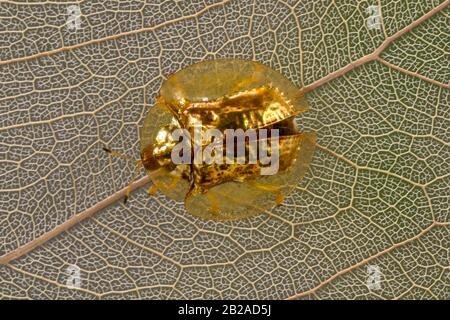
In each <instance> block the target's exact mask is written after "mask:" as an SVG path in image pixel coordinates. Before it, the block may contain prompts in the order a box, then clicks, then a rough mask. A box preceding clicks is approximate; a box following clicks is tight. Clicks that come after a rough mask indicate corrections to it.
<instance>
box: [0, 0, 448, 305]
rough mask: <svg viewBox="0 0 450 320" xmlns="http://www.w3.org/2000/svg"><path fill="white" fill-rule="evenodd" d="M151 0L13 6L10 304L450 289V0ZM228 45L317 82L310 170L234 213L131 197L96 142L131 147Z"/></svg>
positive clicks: (1, 242)
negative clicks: (268, 204)
mask: <svg viewBox="0 0 450 320" xmlns="http://www.w3.org/2000/svg"><path fill="white" fill-rule="evenodd" d="M150 2H151V3H145V2H141V1H106V2H105V1H81V2H79V3H76V2H69V1H67V2H63V1H61V2H59V1H58V2H56V1H53V2H52V1H50V2H47V3H38V2H35V3H26V2H19V1H3V2H1V3H0V30H1V31H0V89H1V90H0V115H1V117H0V131H1V134H0V164H1V165H0V177H1V179H0V262H1V263H2V265H0V283H1V285H0V297H1V298H3V299H10V298H13V299H17V298H27V299H45V298H60V299H71V298H141V299H142V298H154V299H177V298H187V299H197V298H204V299H218V298H225V299H227V298H229V299H236V298H237V299H257V298H258V299H269V298H271V299H288V298H290V299H302V298H312V299H353V298H359V299H379V298H381V299H405V298H413V299H450V267H449V266H450V209H449V208H450V191H449V185H450V175H449V168H450V132H449V130H450V129H449V128H450V90H449V89H450V87H449V85H450V32H449V25H450V7H448V6H447V5H448V4H450V1H448V0H446V1H443V0H440V1H438V0H434V1H430V0H418V1H406V0H397V1H385V0H379V1H375V0H373V1H356V0H348V1H331V0H328V1H317V0H303V1H301V0H300V1H293V0H290V1H271V0H266V1H259V0H258V1H244V0H236V1H235V0H232V1H230V0H228V1H214V0H196V1H161V0H159V1H150ZM71 5H79V8H80V11H81V21H80V22H81V25H80V28H79V29H78V30H70V29H68V25H67V23H68V22H67V21H68V11H67V7H69V6H71ZM370 6H378V7H379V8H381V17H380V19H381V21H380V28H375V29H369V27H368V24H367V21H368V19H369V16H370V13H368V11H366V10H367V8H368V7H370ZM219 57H228V58H230V57H235V58H246V59H253V60H257V61H260V62H262V63H265V64H267V65H269V66H271V67H272V68H274V69H276V70H279V71H280V72H282V73H283V74H285V75H286V76H287V77H288V78H290V79H291V80H292V81H293V82H294V83H295V84H296V85H298V86H304V87H306V91H307V92H308V94H307V98H308V101H309V104H310V111H309V112H308V113H305V114H303V115H302V117H301V118H299V124H300V126H301V127H302V128H305V129H308V130H313V131H316V132H317V137H318V147H317V149H316V153H315V156H314V159H313V162H312V164H311V167H310V170H309V172H308V173H307V175H306V176H305V178H304V179H303V180H302V181H300V182H299V184H298V186H297V187H296V188H295V191H294V192H293V193H292V194H291V195H290V196H289V197H288V198H287V199H286V200H285V202H284V204H283V205H282V206H280V207H277V208H275V209H274V210H272V211H271V212H266V213H263V214H261V215H259V216H256V217H253V218H250V219H245V220H240V221H234V222H222V223H219V222H213V221H203V220H199V219H196V218H194V217H193V216H191V215H189V214H188V213H186V211H185V210H184V207H183V204H181V203H176V202H174V201H172V200H170V199H168V198H166V197H164V196H163V195H161V194H158V195H157V196H156V197H149V196H148V194H147V193H146V188H145V187H144V188H139V187H141V186H142V185H146V186H149V184H146V182H147V181H146V180H142V179H141V180H140V183H138V184H135V185H134V187H133V188H135V189H137V190H136V191H134V192H133V193H132V195H131V197H130V199H129V201H128V203H127V205H123V204H122V202H121V197H122V196H123V194H124V190H123V188H125V187H126V186H127V184H128V181H129V178H130V177H131V174H132V171H133V169H134V168H133V165H132V164H129V163H127V162H125V161H122V160H120V159H114V158H112V159H110V158H109V157H108V155H107V154H106V153H104V152H103V151H102V147H103V146H105V145H107V146H109V147H110V148H111V149H114V150H118V151H121V152H124V153H126V154H129V155H131V156H133V157H135V158H138V157H139V141H138V133H139V128H140V126H141V125H142V121H143V119H144V117H145V115H146V113H147V111H148V108H149V107H151V105H152V104H153V103H154V101H155V97H156V96H157V94H158V92H159V88H160V86H161V84H162V82H163V81H164V80H165V79H166V78H167V77H168V76H169V75H170V74H172V73H173V72H175V71H177V70H179V69H181V68H183V67H185V66H187V65H190V64H192V63H194V62H198V61H202V60H205V59H213V58H219ZM143 177H144V171H142V172H141V175H140V178H143ZM69 227H70V228H69ZM71 265H76V266H78V267H79V268H80V271H81V286H80V288H75V289H73V288H69V287H68V286H67V279H68V273H67V268H68V267H69V266H71ZM373 266H376V267H377V268H378V270H379V271H380V273H381V285H380V287H379V288H376V289H373V288H370V286H368V285H367V283H368V282H367V281H368V277H369V268H370V267H373Z"/></svg>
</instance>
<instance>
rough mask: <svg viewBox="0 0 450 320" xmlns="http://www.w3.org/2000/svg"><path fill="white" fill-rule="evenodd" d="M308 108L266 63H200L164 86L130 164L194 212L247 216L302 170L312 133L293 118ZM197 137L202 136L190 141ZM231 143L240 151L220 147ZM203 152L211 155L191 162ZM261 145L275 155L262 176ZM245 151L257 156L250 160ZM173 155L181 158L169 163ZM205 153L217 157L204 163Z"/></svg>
mask: <svg viewBox="0 0 450 320" xmlns="http://www.w3.org/2000/svg"><path fill="white" fill-rule="evenodd" d="M307 110H308V105H307V101H306V99H305V97H304V94H303V91H302V90H301V89H299V88H298V87H296V86H295V85H294V84H293V83H292V82H291V81H289V80H288V79H287V78H286V77H285V76H283V75H282V74H281V73H279V72H277V71H275V70H273V69H271V68H270V67H267V66H265V65H263V64H261V63H259V62H256V61H250V60H240V59H218V60H207V61H202V62H199V63H196V64H193V65H190V66H188V67H186V68H184V69H182V70H180V71H178V72H176V73H174V74H172V75H170V76H169V77H168V78H167V80H166V81H165V82H164V83H163V84H162V87H161V90H160V94H159V96H158V97H157V98H156V103H155V105H154V106H153V107H152V108H150V110H149V112H148V114H147V116H146V118H145V120H144V124H143V127H142V129H141V132H140V145H141V159H140V160H139V161H137V162H136V163H137V164H138V165H139V166H143V167H144V168H145V170H146V172H147V174H148V175H149V176H150V178H151V180H152V182H153V185H152V187H151V188H150V189H149V193H150V194H152V195H153V194H155V192H156V191H157V190H159V191H161V192H162V193H163V194H165V195H166V196H167V197H169V198H171V199H174V200H176V201H184V204H185V208H186V210H187V211H188V212H190V213H191V214H193V215H194V216H197V217H200V218H203V219H208V220H218V221H224V220H236V219H240V218H245V217H250V216H253V215H255V214H258V213H261V212H263V211H265V210H269V209H271V208H273V207H275V206H277V205H279V204H281V203H282V202H283V199H284V198H285V197H286V196H287V195H288V194H289V193H290V192H291V191H292V189H293V187H294V186H295V185H296V184H298V181H299V180H300V179H301V178H302V177H303V175H304V174H305V172H306V170H307V169H308V166H309V164H310V162H311V160H312V157H313V154H314V148H315V141H316V135H315V133H314V132H299V130H298V128H297V125H296V122H295V116H297V115H298V114H300V113H303V112H306V111H307ZM230 130H235V132H239V133H240V134H237V135H236V134H235V135H234V136H233V135H232V134H231V133H230V132H231V131H230ZM244 131H245V132H244ZM175 132H177V133H178V134H177V135H174V133H175ZM211 132H213V133H215V134H211ZM249 132H250V133H249ZM196 134H199V136H200V139H194V138H192V137H193V136H194V137H195V136H196ZM177 138H179V139H180V138H182V140H183V143H180V141H179V139H178V140H177ZM239 139H240V140H239ZM225 141H226V142H227V143H225ZM230 141H237V142H240V145H241V147H242V148H241V149H242V150H244V153H241V154H238V153H237V152H236V150H237V147H236V145H234V146H232V147H231V148H228V149H227V148H224V145H226V147H228V142H230ZM275 142H276V143H275ZM211 146H212V147H211ZM238 146H239V144H238ZM258 147H259V148H260V149H259V153H258V150H256V149H255V148H258ZM225 149H227V150H225ZM230 149H231V150H230ZM105 150H106V151H108V152H109V153H111V154H113V155H119V156H120V154H118V153H115V152H112V151H111V150H109V149H105ZM207 150H209V153H208V152H206V154H207V155H209V159H206V158H207V157H203V156H200V157H199V159H200V161H196V160H197V159H196V157H197V154H198V153H202V152H204V151H207ZM261 150H263V151H264V152H266V154H268V155H274V154H277V157H276V159H275V158H274V159H275V160H276V161H277V162H278V163H277V167H276V168H277V171H276V172H272V173H270V174H262V172H263V170H264V169H267V163H263V161H262V157H261ZM211 151H213V152H211ZM250 154H253V155H255V154H256V158H255V157H253V160H254V161H253V162H251V161H250ZM174 155H176V156H179V157H181V158H183V159H184V160H186V161H184V162H183V161H181V162H175V161H174ZM211 157H212V158H214V159H215V160H216V161H215V162H211V161H205V160H211ZM238 158H239V159H238ZM202 160H203V161H202ZM219 160H220V161H219ZM125 201H126V198H125Z"/></svg>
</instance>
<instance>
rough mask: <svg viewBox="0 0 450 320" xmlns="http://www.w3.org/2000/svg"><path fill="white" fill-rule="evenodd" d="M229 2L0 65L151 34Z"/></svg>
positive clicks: (226, 0) (7, 61)
mask: <svg viewBox="0 0 450 320" xmlns="http://www.w3.org/2000/svg"><path fill="white" fill-rule="evenodd" d="M230 1H231V0H224V1H221V2H218V3H215V4H212V5H210V6H206V7H204V8H203V9H201V10H199V11H198V12H196V13H194V14H191V15H187V16H182V17H179V18H176V19H172V20H167V21H164V22H163V23H160V24H158V25H155V26H152V27H146V28H141V29H137V30H131V31H127V32H122V33H118V34H114V35H111V36H107V37H104V38H99V39H92V40H89V41H86V42H82V43H77V44H74V45H71V46H66V47H61V48H57V49H53V50H49V51H44V52H39V53H36V54H33V55H30V56H25V57H19V58H14V59H10V60H4V61H0V65H3V64H10V63H16V62H23V61H29V60H33V59H37V58H41V57H45V56H50V55H53V54H56V53H59V52H65V51H70V50H74V49H78V48H81V47H85V46H88V45H91V44H97V43H101V42H104V41H108V40H116V39H120V38H123V37H126V36H130V35H135V34H138V33H141V32H151V31H155V30H158V29H160V28H163V27H165V26H167V25H171V24H173V23H176V22H179V21H183V20H187V19H192V18H196V17H198V16H200V15H202V14H203V13H205V12H206V11H209V10H211V9H212V8H215V7H221V6H224V5H225V4H227V3H228V2H230Z"/></svg>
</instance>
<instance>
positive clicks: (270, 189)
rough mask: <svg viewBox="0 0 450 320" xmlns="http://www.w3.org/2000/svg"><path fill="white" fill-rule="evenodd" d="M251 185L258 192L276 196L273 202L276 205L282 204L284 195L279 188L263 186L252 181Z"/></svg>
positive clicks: (268, 185)
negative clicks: (270, 193)
mask: <svg viewBox="0 0 450 320" xmlns="http://www.w3.org/2000/svg"><path fill="white" fill-rule="evenodd" d="M251 184H252V186H254V187H255V188H257V189H259V190H262V191H267V192H272V193H275V194H276V198H275V202H276V203H277V205H279V204H281V203H282V202H283V200H284V195H283V193H282V192H281V188H280V187H277V186H272V185H270V184H263V183H259V182H255V181H253V182H252V183H251Z"/></svg>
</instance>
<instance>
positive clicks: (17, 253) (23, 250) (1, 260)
mask: <svg viewBox="0 0 450 320" xmlns="http://www.w3.org/2000/svg"><path fill="white" fill-rule="evenodd" d="M228 1H229V0H226V1H222V2H220V3H217V4H215V5H214V6H219V5H223V4H225V3H226V2H228ZM449 4H450V0H446V1H445V2H443V3H442V4H440V5H439V6H437V7H435V8H434V9H432V10H430V11H429V12H428V13H426V14H425V15H423V16H422V17H420V18H419V19H417V20H416V21H414V22H413V23H411V24H410V25H408V26H407V27H405V28H403V29H401V30H400V31H398V32H397V33H395V34H394V35H392V36H390V37H388V38H387V39H386V40H385V41H384V42H383V43H382V44H381V45H380V46H379V47H378V48H377V49H376V50H375V51H374V52H373V53H371V54H369V55H366V56H364V57H362V58H360V59H358V60H356V61H355V62H352V63H350V64H348V65H347V66H345V67H343V68H341V69H339V70H337V71H335V72H332V73H330V74H329V75H327V76H325V77H323V78H321V79H319V80H317V81H316V82H313V83H312V84H310V85H308V86H306V87H305V88H304V90H305V92H310V91H312V90H314V89H316V88H318V87H320V86H322V85H324V84H326V83H328V82H329V81H331V80H333V79H336V78H338V77H340V76H343V75H344V74H347V73H348V72H350V71H352V70H353V69H355V68H356V67H358V66H360V65H362V64H365V63H367V62H369V61H374V60H377V59H378V58H379V55H380V54H381V52H383V50H385V49H386V48H387V47H388V46H389V45H390V44H391V43H392V42H393V41H395V40H396V39H398V38H399V37H401V36H402V35H404V34H406V33H408V32H409V31H411V30H412V29H414V28H415V27H416V26H418V25H420V24H421V23H422V22H424V21H426V20H427V19H429V18H431V17H432V16H434V15H435V14H437V13H438V12H440V11H442V10H443V9H445V8H446V7H447V6H448V5H449ZM210 8H211V7H208V8H205V9H203V10H201V11H199V12H197V13H196V14H194V15H191V16H186V17H182V18H179V19H176V20H171V21H170V23H173V22H174V21H177V20H183V19H187V18H189V17H195V16H198V15H199V14H201V13H203V12H204V11H206V10H207V9H210ZM166 24H167V23H163V24H161V25H159V26H157V27H161V26H162V25H166ZM157 27H151V28H146V29H145V31H152V30H154V29H155V28H157ZM140 31H144V29H140V30H135V31H132V32H127V33H122V34H118V35H115V36H111V37H108V39H105V38H103V39H99V40H92V41H89V42H85V43H82V44H79V45H75V46H71V47H64V48H60V49H56V50H52V51H48V52H43V53H40V54H36V55H33V56H28V57H23V58H17V59H13V60H8V61H3V62H0V64H5V63H12V62H18V61H26V60H29V59H32V58H37V57H38V56H45V55H49V54H53V53H56V52H60V51H66V50H71V49H75V48H79V47H81V46H85V45H88V44H92V43H98V42H100V41H104V40H109V39H116V38H118V37H122V36H125V35H128V34H134V33H137V32H140ZM148 182H150V178H149V177H148V176H146V177H144V178H141V179H140V180H138V181H136V182H134V183H132V184H131V190H132V191H133V190H136V189H138V188H141V187H142V186H144V185H145V184H147V183H148ZM126 192H127V188H123V189H121V190H120V191H118V192H116V193H114V194H113V195H111V196H109V197H107V198H106V199H104V200H102V201H100V202H99V203H97V204H96V205H94V206H92V207H90V208H88V209H87V210H85V211H83V212H81V213H79V214H77V215H74V216H73V217H72V218H70V219H69V220H67V221H66V222H64V223H63V224H61V225H59V226H57V227H55V228H54V229H52V230H50V231H48V232H46V233H44V234H43V235H41V236H40V237H38V238H36V239H34V240H32V241H30V242H28V243H27V244H25V245H23V246H20V247H18V248H17V249H15V250H13V251H11V252H9V253H7V254H5V255H3V256H1V257H0V264H6V263H8V262H10V261H11V260H14V259H17V258H19V257H21V256H23V255H25V254H27V253H28V252H30V251H32V250H33V249H35V248H36V247H38V246H40V245H41V244H43V243H45V242H47V241H48V240H50V239H52V238H54V237H56V236H57V235H59V234H61V233H62V232H64V231H66V230H67V229H69V228H71V227H73V226H75V225H76V224H78V223H79V222H81V221H83V220H85V219H87V218H89V217H91V216H93V215H94V214H95V213H97V212H98V211H100V210H102V209H104V208H106V207H107V206H109V205H111V204H113V203H115V202H116V201H118V200H120V199H121V198H123V197H124V196H125V193H126ZM434 225H436V223H434V224H432V225H430V226H429V227H428V228H426V229H425V230H423V231H422V232H421V233H420V234H418V235H417V236H415V237H413V238H411V239H408V240H405V241H403V242H401V243H398V244H396V245H394V247H392V248H390V249H386V250H385V251H382V252H381V253H379V254H377V255H375V256H372V257H370V258H368V259H365V260H363V261H361V262H360V263H359V264H357V265H355V266H352V267H351V268H352V269H353V268H356V267H357V266H359V265H362V264H364V263H366V262H367V261H370V260H371V259H374V258H376V257H378V256H380V255H381V254H383V253H387V252H389V251H390V250H392V249H393V248H395V247H398V246H400V245H402V244H404V243H408V242H410V241H413V240H414V239H417V238H418V237H420V236H421V235H422V234H424V233H426V232H428V231H429V230H430V229H431V228H432V226H434ZM350 270H351V269H350V268H347V269H344V270H342V271H340V272H338V273H336V274H335V275H334V276H332V277H330V278H328V279H327V280H325V281H324V282H323V283H322V284H320V285H319V286H320V287H322V286H323V285H325V284H326V283H329V282H331V281H332V280H333V279H335V278H336V277H337V276H339V275H341V274H343V273H346V272H348V271H350ZM319 286H318V287H316V288H314V289H311V290H310V291H306V292H304V293H300V294H298V295H295V296H292V297H290V298H292V299H295V298H298V297H301V296H303V295H307V294H310V293H313V292H315V291H316V290H317V289H319Z"/></svg>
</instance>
